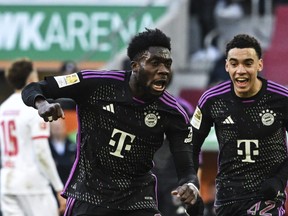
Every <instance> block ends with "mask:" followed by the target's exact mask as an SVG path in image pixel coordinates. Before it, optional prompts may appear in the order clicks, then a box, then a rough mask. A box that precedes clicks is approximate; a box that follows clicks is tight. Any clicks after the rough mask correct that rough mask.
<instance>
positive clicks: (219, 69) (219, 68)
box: [208, 54, 230, 87]
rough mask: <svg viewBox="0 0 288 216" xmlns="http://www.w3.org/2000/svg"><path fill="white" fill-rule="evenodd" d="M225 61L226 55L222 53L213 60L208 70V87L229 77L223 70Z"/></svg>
mask: <svg viewBox="0 0 288 216" xmlns="http://www.w3.org/2000/svg"><path fill="white" fill-rule="evenodd" d="M225 62H226V56H225V55H224V54H223V55H222V56H221V57H220V58H219V59H218V60H217V61H216V62H215V64H214V66H213V68H212V70H211V72H210V76H209V80H208V87H212V86H214V85H216V84H218V83H220V82H223V81H226V80H229V79H230V78H229V74H228V73H227V71H226V70H225Z"/></svg>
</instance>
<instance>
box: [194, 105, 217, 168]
mask: <svg viewBox="0 0 288 216" xmlns="http://www.w3.org/2000/svg"><path fill="white" fill-rule="evenodd" d="M205 109H207V110H209V108H208V107H202V108H200V107H199V106H197V107H196V109H195V112H194V114H193V117H192V119H191V125H192V131H193V135H192V146H193V163H194V166H195V169H196V171H197V170H198V168H199V155H200V151H201V147H202V145H203V143H204V141H205V139H206V137H207V136H208V134H209V132H210V129H211V127H212V126H213V121H212V119H211V118H210V116H209V112H208V111H206V112H205Z"/></svg>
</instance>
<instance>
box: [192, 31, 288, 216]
mask: <svg viewBox="0 0 288 216" xmlns="http://www.w3.org/2000/svg"><path fill="white" fill-rule="evenodd" d="M261 56H262V51H261V46H260V44H259V42H258V41H257V40H256V39H255V38H254V37H252V36H249V35H246V34H240V35H236V36H235V37H234V38H233V39H232V40H231V41H230V42H229V43H228V44H227V46H226V57H227V58H226V65H225V68H226V71H227V72H228V73H229V75H230V79H231V80H230V81H226V82H223V83H221V84H219V85H216V86H215V87H213V88H211V89H209V90H207V91H206V92H205V93H204V94H203V95H202V96H201V98H200V99H199V101H198V105H197V107H196V110H195V112H194V115H193V118H192V126H193V140H192V143H193V152H194V164H195V166H196V167H197V163H198V155H199V152H200V148H201V145H202V144H203V142H204V140H205V138H206V137H207V135H208V133H209V131H210V128H211V127H212V126H213V125H214V127H215V130H216V135H217V139H218V142H219V164H218V174H217V177H216V191H217V192H216V201H215V206H216V213H217V215H219V216H220V215H229V216H236V215H237V216H240V215H271V216H280V215H284V212H285V210H284V203H285V199H286V197H285V193H284V190H285V187H286V183H287V178H288V157H287V140H286V131H287V129H288V97H287V96H288V89H287V88H285V87H284V86H281V85H279V84H277V83H275V82H272V81H270V80H266V79H264V78H261V77H260V76H258V72H260V71H261V70H262V69H263V60H262V58H261ZM275 73H277V71H276V72H275Z"/></svg>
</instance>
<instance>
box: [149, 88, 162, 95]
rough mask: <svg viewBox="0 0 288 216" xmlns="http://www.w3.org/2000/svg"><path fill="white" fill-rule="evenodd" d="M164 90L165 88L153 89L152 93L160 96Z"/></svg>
mask: <svg viewBox="0 0 288 216" xmlns="http://www.w3.org/2000/svg"><path fill="white" fill-rule="evenodd" d="M164 90H165V89H163V90H159V89H157V90H155V89H151V91H150V93H151V95H153V96H156V97H160V96H161V95H162V94H163V93H164Z"/></svg>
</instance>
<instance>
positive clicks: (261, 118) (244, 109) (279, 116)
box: [211, 103, 285, 136]
mask: <svg viewBox="0 0 288 216" xmlns="http://www.w3.org/2000/svg"><path fill="white" fill-rule="evenodd" d="M211 110H214V111H211V113H212V116H213V118H214V120H215V124H216V126H217V127H218V128H221V129H222V130H227V131H237V133H238V134H250V135H251V136H253V135H257V133H260V134H269V133H273V132H274V131H276V130H278V129H279V128H281V127H283V125H284V121H285V116H283V108H282V107H279V106H274V105H272V104H269V103H267V104H263V105H261V104H257V103H255V104H248V105H247V104H239V103H238V104H233V103H230V104H229V103H227V104H223V105H222V106H218V107H217V109H216V107H214V108H212V109H211ZM260 134H259V135H260Z"/></svg>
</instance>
